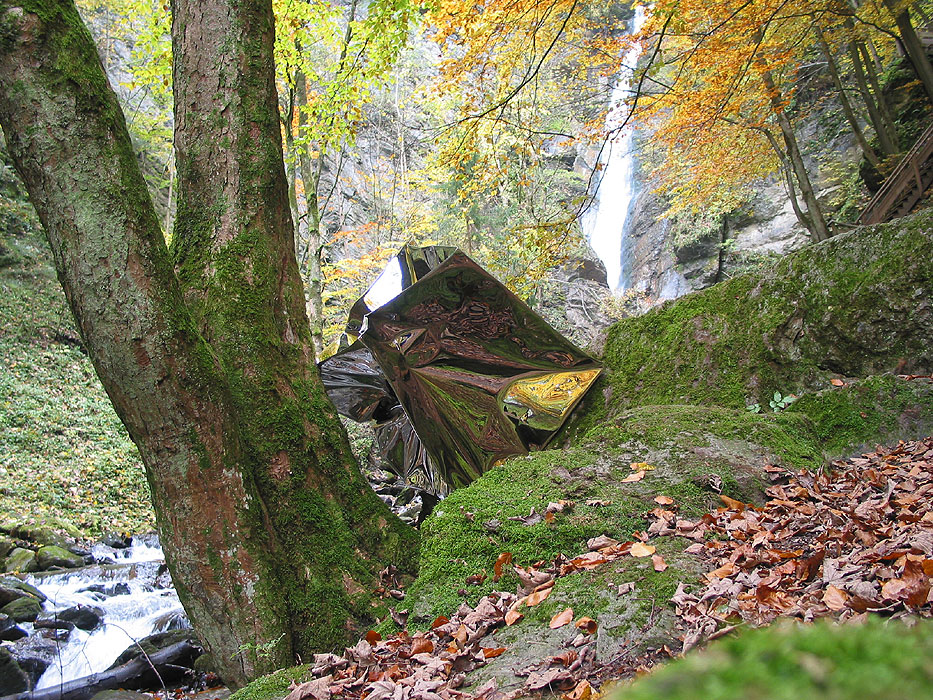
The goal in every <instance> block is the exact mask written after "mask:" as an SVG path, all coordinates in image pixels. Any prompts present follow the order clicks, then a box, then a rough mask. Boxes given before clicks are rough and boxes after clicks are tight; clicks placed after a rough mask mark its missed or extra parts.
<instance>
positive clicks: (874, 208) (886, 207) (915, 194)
mask: <svg viewBox="0 0 933 700" xmlns="http://www.w3.org/2000/svg"><path fill="white" fill-rule="evenodd" d="M930 185H933V123H931V124H930V126H928V127H927V129H926V131H924V132H923V134H921V136H920V138H919V139H917V142H916V143H915V144H914V147H913V148H911V149H910V151H909V152H908V153H907V155H905V156H904V157H903V158H902V159H901V162H900V163H898V164H897V167H896V168H894V172H892V173H891V174H890V175H889V176H888V179H887V180H885V181H884V184H883V185H882V186H881V189H880V190H878V192H877V193H875V196H874V197H872V200H871V201H870V202H869V203H868V206H867V207H865V209H864V211H862V215H861V216H860V217H859V220H860V221H861V222H862V223H863V224H880V223H881V222H883V221H890V220H891V219H893V218H896V217H898V216H904V215H905V214H909V213H910V212H911V210H912V209H913V208H914V207H915V206H916V205H917V202H919V201H920V200H921V198H922V197H923V194H924V192H926V190H927V188H928V187H930Z"/></svg>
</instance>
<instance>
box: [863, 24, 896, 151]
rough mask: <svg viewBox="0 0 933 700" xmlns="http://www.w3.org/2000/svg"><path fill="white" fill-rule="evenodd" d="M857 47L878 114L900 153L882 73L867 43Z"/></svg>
mask: <svg viewBox="0 0 933 700" xmlns="http://www.w3.org/2000/svg"><path fill="white" fill-rule="evenodd" d="M857 46H858V51H859V54H861V56H862V65H863V66H864V67H865V74H866V75H867V76H868V83H869V84H870V85H871V89H872V91H873V92H874V93H875V103H876V104H877V105H878V112H879V113H880V114H881V119H882V122H883V124H884V128H885V130H886V132H887V135H888V138H889V139H890V141H891V143H892V144H893V147H894V149H895V151H894V152H895V153H899V152H900V150H901V145H900V139H899V138H898V135H897V124H896V123H895V121H894V116H893V113H892V112H891V107H890V105H888V99H887V98H886V97H885V96H884V90H883V89H882V87H881V80H880V79H879V75H880V73H879V71H878V69H877V66H875V63H874V61H872V59H871V57H870V55H869V53H868V49H867V47H866V45H865V41H859V42H857Z"/></svg>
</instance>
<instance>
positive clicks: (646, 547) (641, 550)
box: [629, 542, 655, 557]
mask: <svg viewBox="0 0 933 700" xmlns="http://www.w3.org/2000/svg"><path fill="white" fill-rule="evenodd" d="M654 552H655V548H654V547H653V546H652V545H650V544H644V543H643V542H636V543H635V544H633V545H632V548H631V549H630V550H629V553H630V554H631V555H632V556H633V557H650V556H651V555H652V554H654Z"/></svg>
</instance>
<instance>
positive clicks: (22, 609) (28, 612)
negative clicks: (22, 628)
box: [0, 597, 42, 622]
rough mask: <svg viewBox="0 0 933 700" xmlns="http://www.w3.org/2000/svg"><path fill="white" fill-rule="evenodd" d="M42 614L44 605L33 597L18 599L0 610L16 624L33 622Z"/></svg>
mask: <svg viewBox="0 0 933 700" xmlns="http://www.w3.org/2000/svg"><path fill="white" fill-rule="evenodd" d="M41 612H42V603H40V602H39V601H38V600H36V599H35V598H32V597H26V598H17V599H16V600H14V601H13V602H12V603H7V604H6V605H4V606H3V607H2V608H0V613H3V614H4V615H7V616H8V617H9V618H10V619H11V620H13V621H14V622H33V621H34V620H35V619H36V618H37V617H39V613H41Z"/></svg>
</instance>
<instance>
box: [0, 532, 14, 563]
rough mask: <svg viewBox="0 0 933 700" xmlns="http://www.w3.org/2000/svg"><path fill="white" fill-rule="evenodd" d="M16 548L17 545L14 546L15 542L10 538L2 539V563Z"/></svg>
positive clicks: (0, 556)
mask: <svg viewBox="0 0 933 700" xmlns="http://www.w3.org/2000/svg"><path fill="white" fill-rule="evenodd" d="M14 546H15V545H14V544H13V540H11V539H10V538H9V537H0V561H2V560H3V558H4V557H5V556H6V555H7V554H9V553H10V552H12V551H13V547H14Z"/></svg>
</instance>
